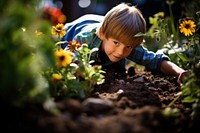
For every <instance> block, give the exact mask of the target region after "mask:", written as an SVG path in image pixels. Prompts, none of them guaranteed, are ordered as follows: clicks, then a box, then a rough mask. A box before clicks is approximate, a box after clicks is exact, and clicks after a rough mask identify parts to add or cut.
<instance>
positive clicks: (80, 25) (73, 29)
mask: <svg viewBox="0 0 200 133" xmlns="http://www.w3.org/2000/svg"><path fill="white" fill-rule="evenodd" d="M103 19H104V16H101V15H94V14H87V15H84V16H82V17H80V18H78V19H76V20H74V21H73V22H70V23H66V24H65V28H66V35H65V36H64V37H63V38H62V41H68V42H69V41H72V40H74V38H75V37H76V36H77V35H78V34H79V33H80V32H81V31H83V30H84V29H85V27H87V26H89V25H91V24H95V23H101V22H102V21H103ZM66 46H67V43H66V44H63V45H62V48H65V47H66Z"/></svg>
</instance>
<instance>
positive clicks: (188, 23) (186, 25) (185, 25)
mask: <svg viewBox="0 0 200 133" xmlns="http://www.w3.org/2000/svg"><path fill="white" fill-rule="evenodd" d="M195 27H196V25H195V22H194V21H192V20H183V21H182V23H181V24H180V26H179V29H180V32H181V33H183V34H184V35H185V36H190V35H192V34H193V33H194V32H195Z"/></svg>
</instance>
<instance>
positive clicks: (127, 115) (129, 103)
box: [1, 70, 200, 133]
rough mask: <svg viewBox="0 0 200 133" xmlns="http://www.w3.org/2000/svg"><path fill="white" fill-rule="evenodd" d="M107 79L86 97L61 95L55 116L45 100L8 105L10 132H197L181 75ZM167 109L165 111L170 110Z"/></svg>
mask: <svg viewBox="0 0 200 133" xmlns="http://www.w3.org/2000/svg"><path fill="white" fill-rule="evenodd" d="M106 74H107V75H106V81H105V83H104V84H102V85H99V86H96V87H95V90H94V92H93V93H92V95H91V96H90V97H88V98H85V99H77V98H68V99H65V100H57V101H56V106H57V107H58V108H59V110H60V111H61V112H60V114H58V115H53V114H51V113H49V112H48V111H45V110H43V108H42V107H41V105H32V104H27V106H25V107H24V108H17V107H13V106H8V105H3V104H2V107H1V118H2V119H1V123H3V124H2V127H3V128H2V130H3V131H4V132H19V133H39V132H41V133H68V132H69V133H79V132H80V133H86V132H87V133H193V132H195V131H196V132H198V130H199V129H200V128H199V126H198V123H199V121H195V120H191V117H190V114H191V111H192V110H191V109H192V107H191V106H192V105H191V104H183V103H182V102H181V98H179V99H177V100H176V101H175V102H174V103H173V104H171V108H167V106H168V105H169V104H170V103H171V102H172V101H173V100H174V99H175V98H176V97H177V96H178V95H179V93H180V92H181V87H180V86H179V85H178V84H177V83H176V80H177V79H176V78H174V77H170V76H166V75H152V74H151V73H149V72H146V71H138V70H136V72H135V74H134V75H132V76H129V77H127V76H126V77H114V76H115V75H113V74H112V73H109V72H107V73H106ZM164 109H165V110H164Z"/></svg>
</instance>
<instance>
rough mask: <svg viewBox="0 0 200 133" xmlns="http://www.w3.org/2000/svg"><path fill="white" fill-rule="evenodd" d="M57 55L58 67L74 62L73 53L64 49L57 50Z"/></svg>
mask: <svg viewBox="0 0 200 133" xmlns="http://www.w3.org/2000/svg"><path fill="white" fill-rule="evenodd" d="M55 57H56V61H57V65H58V67H60V68H62V67H67V66H68V65H69V64H70V63H71V62H72V53H71V52H70V51H64V50H63V49H59V50H56V52H55Z"/></svg>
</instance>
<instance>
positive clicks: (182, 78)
mask: <svg viewBox="0 0 200 133" xmlns="http://www.w3.org/2000/svg"><path fill="white" fill-rule="evenodd" d="M190 73H191V72H190V71H184V72H182V73H181V74H180V75H179V76H178V80H177V83H178V84H180V85H181V84H182V83H183V80H184V78H185V77H186V76H187V75H189V74H190Z"/></svg>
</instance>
